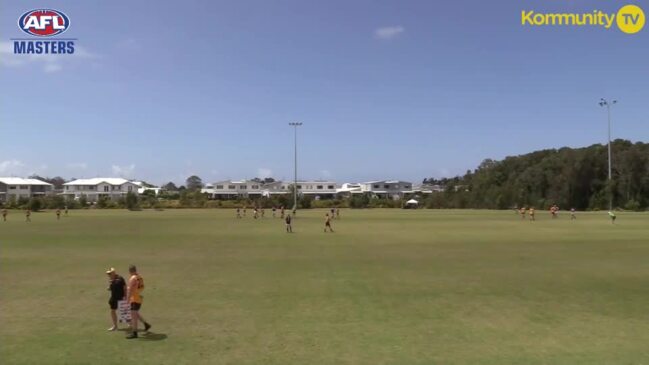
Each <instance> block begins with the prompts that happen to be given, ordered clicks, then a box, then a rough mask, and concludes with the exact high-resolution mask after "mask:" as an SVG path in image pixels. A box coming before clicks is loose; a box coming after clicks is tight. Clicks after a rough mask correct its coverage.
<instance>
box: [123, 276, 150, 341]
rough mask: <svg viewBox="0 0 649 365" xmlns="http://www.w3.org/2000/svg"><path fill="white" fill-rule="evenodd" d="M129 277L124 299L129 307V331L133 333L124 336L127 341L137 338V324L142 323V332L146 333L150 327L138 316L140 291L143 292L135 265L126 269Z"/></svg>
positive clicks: (141, 280) (140, 304) (141, 279)
mask: <svg viewBox="0 0 649 365" xmlns="http://www.w3.org/2000/svg"><path fill="white" fill-rule="evenodd" d="M128 272H129V273H130V274H131V277H130V278H129V279H128V291H127V293H126V297H127V298H128V303H129V304H130V305H131V329H132V330H133V332H132V333H131V334H130V335H128V336H126V338H127V339H132V338H137V322H138V321H140V322H142V323H144V330H145V331H148V330H149V328H151V325H150V324H149V323H147V321H146V320H145V319H144V317H142V315H141V314H140V308H142V290H144V279H143V278H142V276H140V274H138V272H137V268H136V267H135V265H130V266H129V267H128Z"/></svg>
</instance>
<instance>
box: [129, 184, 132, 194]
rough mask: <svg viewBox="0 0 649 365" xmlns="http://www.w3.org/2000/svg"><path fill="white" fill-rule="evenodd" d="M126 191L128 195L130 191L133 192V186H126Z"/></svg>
mask: <svg viewBox="0 0 649 365" xmlns="http://www.w3.org/2000/svg"><path fill="white" fill-rule="evenodd" d="M128 191H129V193H130V192H131V191H133V186H131V185H129V186H128Z"/></svg>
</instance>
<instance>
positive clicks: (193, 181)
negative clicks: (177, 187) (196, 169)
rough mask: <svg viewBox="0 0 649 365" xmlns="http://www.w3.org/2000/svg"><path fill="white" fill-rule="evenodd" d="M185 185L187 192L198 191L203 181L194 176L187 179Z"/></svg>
mask: <svg viewBox="0 0 649 365" xmlns="http://www.w3.org/2000/svg"><path fill="white" fill-rule="evenodd" d="M185 185H187V189H188V190H193V191H194V190H200V189H201V188H202V187H203V180H202V179H201V178H200V177H198V176H196V175H192V176H190V177H188V178H187V180H186V181H185Z"/></svg>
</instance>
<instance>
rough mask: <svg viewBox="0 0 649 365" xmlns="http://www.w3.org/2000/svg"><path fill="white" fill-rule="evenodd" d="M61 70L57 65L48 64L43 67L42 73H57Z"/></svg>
mask: <svg viewBox="0 0 649 365" xmlns="http://www.w3.org/2000/svg"><path fill="white" fill-rule="evenodd" d="M62 69H63V67H62V66H61V65H59V64H57V63H48V64H47V65H45V67H43V71H45V72H46V73H53V72H58V71H61V70H62Z"/></svg>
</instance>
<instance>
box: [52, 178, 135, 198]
mask: <svg viewBox="0 0 649 365" xmlns="http://www.w3.org/2000/svg"><path fill="white" fill-rule="evenodd" d="M138 189H140V186H139V185H137V184H135V183H133V182H131V181H128V180H126V179H122V178H112V177H96V178H92V179H77V180H74V181H70V182H68V183H65V184H63V192H62V193H61V195H64V196H66V197H72V198H74V199H79V198H81V196H85V197H86V199H87V201H89V202H96V201H98V200H99V198H103V197H106V198H108V199H111V200H117V199H119V198H123V197H125V196H126V194H128V193H136V194H137V192H138Z"/></svg>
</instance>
